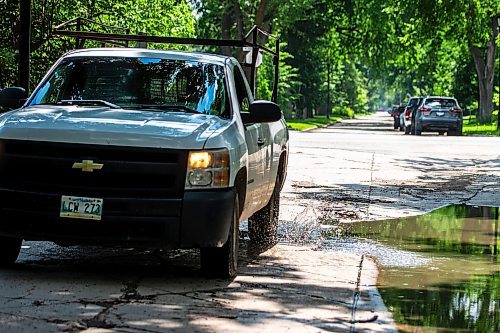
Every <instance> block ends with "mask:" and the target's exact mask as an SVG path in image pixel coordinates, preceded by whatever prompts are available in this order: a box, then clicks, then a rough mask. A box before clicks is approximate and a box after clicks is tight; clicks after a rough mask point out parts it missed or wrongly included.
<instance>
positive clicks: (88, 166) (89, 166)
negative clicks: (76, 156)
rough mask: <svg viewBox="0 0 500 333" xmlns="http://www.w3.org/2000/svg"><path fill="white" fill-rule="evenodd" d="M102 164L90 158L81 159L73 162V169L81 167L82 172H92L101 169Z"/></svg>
mask: <svg viewBox="0 0 500 333" xmlns="http://www.w3.org/2000/svg"><path fill="white" fill-rule="evenodd" d="M103 166H104V164H99V163H94V161H92V160H83V161H82V162H81V163H80V162H75V163H73V169H82V171H83V172H94V170H101V169H102V167H103Z"/></svg>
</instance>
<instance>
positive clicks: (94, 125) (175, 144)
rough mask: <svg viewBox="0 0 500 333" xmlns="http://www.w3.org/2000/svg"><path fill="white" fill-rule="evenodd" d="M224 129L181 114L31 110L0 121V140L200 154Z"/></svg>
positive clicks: (217, 122)
mask: <svg viewBox="0 0 500 333" xmlns="http://www.w3.org/2000/svg"><path fill="white" fill-rule="evenodd" d="M229 124H230V121H229V120H225V119H222V118H219V117H217V116H210V115H204V114H192V113H184V112H172V111H156V110H155V111H151V110H128V109H127V110H123V109H110V108H107V107H88V106H84V107H82V106H52V105H36V106H31V107H27V108H23V109H19V110H15V111H11V112H8V113H5V114H3V115H0V139H17V140H36V141H52V142H70V143H88V144H101V145H117V146H137V147H155V148H181V149H202V148H203V146H204V144H205V142H206V140H207V139H208V137H209V136H210V135H211V134H212V133H214V131H217V130H219V129H221V128H222V127H225V126H229Z"/></svg>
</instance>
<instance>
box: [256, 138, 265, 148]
mask: <svg viewBox="0 0 500 333" xmlns="http://www.w3.org/2000/svg"><path fill="white" fill-rule="evenodd" d="M264 143H266V140H264V139H262V138H258V139H257V145H258V146H262V145H263V144H264Z"/></svg>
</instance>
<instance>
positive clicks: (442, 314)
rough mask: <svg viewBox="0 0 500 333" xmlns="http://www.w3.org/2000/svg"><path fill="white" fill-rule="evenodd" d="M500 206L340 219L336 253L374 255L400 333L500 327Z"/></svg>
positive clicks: (329, 245)
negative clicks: (388, 217)
mask: <svg viewBox="0 0 500 333" xmlns="http://www.w3.org/2000/svg"><path fill="white" fill-rule="evenodd" d="M498 214H499V209H498V208H492V207H471V206H465V205H457V206H448V207H444V208H441V209H438V210H436V211H434V212H432V213H429V214H426V215H423V216H418V217H411V218H403V219H397V220H389V221H377V222H373V221H372V222H362V223H350V224H341V225H340V227H341V229H342V230H343V231H344V233H345V235H346V236H345V237H343V238H340V239H338V238H337V239H332V238H331V239H330V241H328V242H326V243H325V246H326V247H327V248H328V249H329V250H332V251H349V252H355V253H362V254H367V255H371V256H373V257H374V258H375V259H376V260H377V262H378V264H379V265H380V276H379V280H378V288H379V291H380V293H381V295H382V298H383V300H384V303H385V304H386V306H387V307H388V309H389V310H390V311H391V312H392V313H393V316H394V319H395V320H396V322H397V323H398V329H399V330H400V331H401V332H500V264H499V262H498V259H499V254H498V253H499V247H500V236H499V221H498Z"/></svg>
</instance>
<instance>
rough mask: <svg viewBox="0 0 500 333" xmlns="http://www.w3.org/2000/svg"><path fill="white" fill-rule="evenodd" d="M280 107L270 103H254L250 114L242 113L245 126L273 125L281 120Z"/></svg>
mask: <svg viewBox="0 0 500 333" xmlns="http://www.w3.org/2000/svg"><path fill="white" fill-rule="evenodd" d="M281 116H282V113H281V109H280V107H279V106H278V105H277V104H276V103H273V102H269V101H254V102H253V103H252V104H250V107H249V109H248V112H242V113H241V118H242V120H243V123H244V124H255V123H273V122H275V121H279V120H280V119H281Z"/></svg>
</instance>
